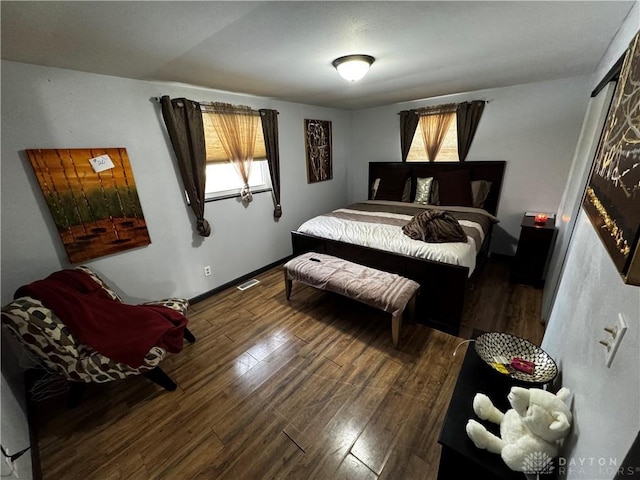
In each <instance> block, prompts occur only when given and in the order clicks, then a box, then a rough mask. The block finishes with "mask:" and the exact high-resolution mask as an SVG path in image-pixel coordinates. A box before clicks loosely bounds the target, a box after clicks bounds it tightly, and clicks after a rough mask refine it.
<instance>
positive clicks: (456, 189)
mask: <svg viewBox="0 0 640 480" xmlns="http://www.w3.org/2000/svg"><path fill="white" fill-rule="evenodd" d="M437 178H438V190H439V192H438V194H439V196H440V205H461V206H463V207H471V206H472V205H473V199H472V196H471V178H470V172H469V170H452V171H450V172H441V173H439V174H438V177H437Z"/></svg>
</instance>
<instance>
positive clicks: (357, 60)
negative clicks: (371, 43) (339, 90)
mask: <svg viewBox="0 0 640 480" xmlns="http://www.w3.org/2000/svg"><path fill="white" fill-rule="evenodd" d="M375 60H376V59H375V58H373V57H372V56H371V55H345V56H344V57H340V58H336V59H335V60H334V61H333V62H332V65H333V66H334V67H336V70H338V73H339V74H340V76H341V77H342V78H344V79H345V80H348V81H350V82H355V81H357V80H360V79H361V78H362V77H364V76H365V75H366V74H367V72H368V71H369V67H370V66H371V64H372V63H373V62H374V61H375Z"/></svg>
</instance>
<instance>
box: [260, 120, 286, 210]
mask: <svg viewBox="0 0 640 480" xmlns="http://www.w3.org/2000/svg"><path fill="white" fill-rule="evenodd" d="M260 116H261V117H262V133H263V135H264V147H265V151H266V153H267V162H268V163H269V174H270V175H271V185H272V190H271V193H272V195H273V205H274V210H273V216H274V217H275V218H280V217H281V216H282V207H281V206H280V149H279V147H278V112H277V111H276V110H266V109H261V110H260Z"/></svg>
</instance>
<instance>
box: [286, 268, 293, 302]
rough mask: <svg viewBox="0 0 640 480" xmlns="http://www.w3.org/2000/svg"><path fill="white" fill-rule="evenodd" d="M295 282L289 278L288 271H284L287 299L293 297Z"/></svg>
mask: <svg viewBox="0 0 640 480" xmlns="http://www.w3.org/2000/svg"><path fill="white" fill-rule="evenodd" d="M292 284H293V281H292V280H291V279H290V278H289V275H288V274H287V271H286V270H285V271H284V291H285V295H286V297H287V300H289V299H290V298H291V285H292Z"/></svg>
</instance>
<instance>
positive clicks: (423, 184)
mask: <svg viewBox="0 0 640 480" xmlns="http://www.w3.org/2000/svg"><path fill="white" fill-rule="evenodd" d="M432 185H433V177H426V178H417V179H416V198H415V199H414V200H413V203H420V204H422V205H425V204H427V203H429V201H430V197H431V187H432Z"/></svg>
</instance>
